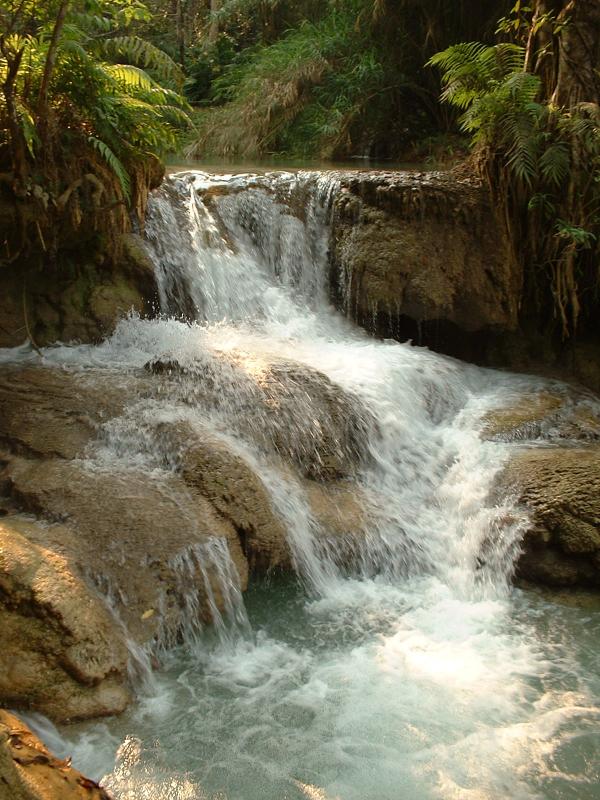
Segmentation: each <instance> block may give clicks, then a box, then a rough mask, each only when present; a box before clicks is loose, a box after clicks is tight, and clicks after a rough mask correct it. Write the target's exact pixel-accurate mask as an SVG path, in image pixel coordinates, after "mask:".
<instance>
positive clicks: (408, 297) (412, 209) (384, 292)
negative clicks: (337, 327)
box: [331, 172, 522, 358]
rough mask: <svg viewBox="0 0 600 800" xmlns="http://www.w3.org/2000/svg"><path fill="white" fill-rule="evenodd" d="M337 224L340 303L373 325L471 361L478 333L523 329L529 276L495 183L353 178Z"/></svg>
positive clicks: (430, 176) (443, 177)
mask: <svg viewBox="0 0 600 800" xmlns="http://www.w3.org/2000/svg"><path fill="white" fill-rule="evenodd" d="M332 225H333V237H332V251H331V265H332V267H331V268H332V284H333V286H334V295H335V300H336V304H337V305H338V306H339V307H341V308H342V309H343V310H344V311H345V312H346V313H347V314H348V315H349V316H351V317H352V318H353V319H355V320H356V321H357V322H358V323H359V324H361V325H363V326H365V327H366V328H367V329H369V330H372V331H374V332H376V333H379V334H382V335H385V336H394V337H396V338H400V339H407V338H411V339H414V340H415V341H417V343H418V344H427V345H429V346H431V347H433V349H438V350H440V351H441V352H446V353H450V354H451V355H458V356H460V357H464V358H469V357H474V356H476V355H477V352H476V351H477V350H478V348H480V342H478V341H476V337H473V336H472V334H473V333H474V332H480V333H481V332H486V331H487V332H491V331H512V330H515V329H516V328H517V326H518V308H519V302H520V295H521V284H522V276H521V273H520V269H519V268H518V267H517V266H516V265H515V263H514V259H512V258H511V256H510V252H509V249H508V246H507V243H506V241H505V238H504V236H503V234H502V230H501V227H500V224H499V223H498V221H497V220H496V218H495V215H494V213H493V210H492V209H491V206H490V201H489V197H488V195H487V192H486V189H485V187H483V186H479V185H477V184H476V183H475V182H470V181H467V180H459V179H458V178H457V177H456V176H454V175H452V174H449V173H435V172H432V173H362V174H361V173H356V174H353V173H349V174H348V175H347V176H345V177H343V178H342V191H341V192H340V193H339V194H338V195H337V197H336V198H335V201H334V208H333V223H332ZM478 338H479V340H481V335H480V336H479V337H478Z"/></svg>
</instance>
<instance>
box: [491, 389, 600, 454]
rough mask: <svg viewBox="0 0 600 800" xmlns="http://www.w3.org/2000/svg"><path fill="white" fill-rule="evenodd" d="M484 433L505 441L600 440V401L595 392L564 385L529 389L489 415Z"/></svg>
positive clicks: (493, 438) (494, 438)
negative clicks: (540, 389)
mask: <svg viewBox="0 0 600 800" xmlns="http://www.w3.org/2000/svg"><path fill="white" fill-rule="evenodd" d="M484 436H485V438H488V439H492V440H496V441H504V442H514V441H531V440H535V439H540V440H545V441H557V440H563V441H565V442H566V441H579V442H595V441H599V440H600V405H599V403H598V399H597V398H596V397H595V396H593V395H591V394H589V393H587V392H583V391H578V390H576V389H573V388H570V387H566V386H564V385H563V386H561V387H560V388H558V387H557V388H556V389H554V390H551V389H548V390H547V391H541V392H525V393H523V394H520V395H519V396H518V397H517V398H515V402H514V403H511V404H509V405H507V406H505V407H503V408H499V409H497V410H494V411H491V412H489V413H488V414H487V415H486V418H485V428H484Z"/></svg>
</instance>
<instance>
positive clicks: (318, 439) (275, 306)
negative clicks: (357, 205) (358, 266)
mask: <svg viewBox="0 0 600 800" xmlns="http://www.w3.org/2000/svg"><path fill="white" fill-rule="evenodd" d="M338 191H340V188H339V180H338V177H337V176H336V175H335V174H328V173H315V172H297V173H291V172H282V173H272V174H260V175H233V174H232V175H219V176H213V175H208V174H206V173H201V172H188V173H180V174H177V175H173V176H170V177H169V178H167V179H166V180H165V181H164V183H163V186H162V187H161V188H160V189H159V190H157V191H156V192H155V193H154V195H153V196H152V198H151V200H150V204H149V208H148V219H147V224H146V232H145V235H146V243H147V247H148V251H149V254H150V256H151V258H152V261H153V264H154V266H155V271H156V278H157V283H158V286H159V291H160V303H161V312H162V313H161V316H160V318H158V319H154V320H142V319H139V318H135V317H131V318H129V319H126V320H123V321H122V322H121V323H120V324H119V326H118V328H117V330H116V332H115V333H114V335H113V336H112V337H111V338H110V339H108V340H107V341H105V342H103V343H102V344H100V345H98V346H96V347H89V346H71V347H62V348H55V349H54V350H49V351H47V352H46V354H45V357H46V358H47V359H48V360H49V361H53V362H55V363H59V364H62V365H65V366H67V367H70V366H73V365H75V366H81V365H82V364H90V363H93V364H94V366H95V368H98V369H100V368H106V369H108V370H111V371H112V373H114V372H120V373H122V374H123V375H124V376H125V379H126V376H127V374H129V372H135V371H136V370H137V371H138V373H139V372H140V371H141V370H142V369H144V368H145V369H146V370H150V371H152V372H156V373H157V374H158V376H160V377H161V379H162V378H164V380H163V382H162V383H161V387H162V388H161V391H160V393H158V394H156V393H155V394H154V395H152V396H151V397H150V396H149V397H145V396H143V395H140V396H139V397H138V398H137V399H136V401H135V403H133V404H132V405H130V407H128V408H126V409H125V411H124V413H123V414H122V416H121V417H119V418H118V419H115V420H111V421H110V422H108V423H107V424H105V425H104V426H103V428H102V430H101V431H100V433H99V438H98V441H97V442H96V443H95V445H94V447H93V448H92V449H91V450H90V452H89V453H88V459H89V461H90V463H93V465H94V468H95V469H104V468H114V466H115V465H118V467H119V469H123V470H126V469H127V468H128V465H131V464H135V465H136V468H138V469H139V468H144V469H146V470H147V471H148V473H149V474H150V475H151V476H152V478H153V480H157V481H159V482H161V481H162V482H163V483H164V486H165V487H167V486H168V476H169V475H170V474H172V473H173V472H177V471H185V470H186V469H188V470H189V469H192V467H190V465H189V464H187V465H186V457H189V447H190V443H191V444H192V445H194V442H195V446H196V447H197V448H200V449H199V451H198V452H199V453H200V455H199V456H198V458H200V456H201V455H202V453H204V454H205V455H206V454H208V455H206V458H207V459H209V458H210V457H212V456H211V453H212V454H213V456H214V457H216V456H215V455H214V454H217V456H219V458H221V457H222V460H221V461H219V469H221V467H222V468H223V469H225V468H226V465H227V464H229V465H230V466H231V465H232V464H233V465H234V466H235V470H236V472H235V476H236V479H235V482H234V484H232V487H230V488H227V487H226V488H223V487H222V486H221V485H219V486H217V487H216V488H215V487H213V486H211V485H209V481H210V478H211V475H210V474H205V473H210V463H211V462H210V461H206V464H209V467H208V468H205V467H204V466H202V468H201V469H200V478H201V479H202V480H204V483H203V484H202V487H201V488H202V491H204V492H205V493H206V494H207V496H209V498H210V499H211V502H213V503H214V504H215V507H216V508H217V509H221V508H222V505H220V504H222V503H225V502H227V503H230V505H229V506H228V507H227V509H226V510H228V513H229V514H230V515H233V516H235V515H236V514H237V515H238V517H239V519H238V524H237V527H238V528H239V530H240V532H241V533H240V536H242V537H243V546H244V548H247V551H248V552H249V553H250V552H251V550H252V547H253V546H257V547H258V546H259V545H260V544H261V541H260V537H261V535H264V537H265V540H268V542H269V543H272V541H273V540H274V539H275V538H276V537H277V536H279V535H280V534H281V536H282V537H283V538H284V539H285V547H286V548H287V551H288V553H289V563H290V564H291V566H292V568H293V572H294V574H293V576H292V577H290V576H289V574H288V575H287V577H286V575H282V574H281V573H280V572H279V571H278V570H276V569H273V570H269V571H268V574H267V575H266V576H260V575H259V576H256V577H255V579H254V581H252V582H251V586H250V588H249V590H248V592H247V593H246V595H245V597H244V598H243V597H242V595H241V591H240V583H239V578H238V575H237V573H236V570H235V567H234V565H233V562H232V560H231V556H230V553H229V551H228V548H227V543H226V542H225V540H224V539H222V538H219V537H216V536H215V537H212V538H211V539H210V540H209V541H208V542H204V543H199V544H198V546H193V547H191V548H189V549H187V550H185V551H184V552H179V553H173V557H172V561H171V565H170V566H171V568H172V569H173V570H174V571H175V573H176V574H177V575H178V581H179V583H178V587H179V589H178V594H179V597H180V600H179V606H180V609H181V612H180V619H179V623H178V627H177V630H176V631H172V632H171V633H172V635H171V636H168V635H167V636H166V639H165V648H164V650H165V653H164V657H165V660H164V667H163V670H162V672H160V673H157V674H156V675H155V676H154V684H153V687H152V689H151V691H150V690H148V691H147V692H146V694H145V695H144V694H143V693H142V697H141V699H140V703H139V706H138V708H137V709H134V710H132V711H130V712H128V713H127V714H125V715H124V716H123V717H121V718H120V719H118V720H113V721H110V722H107V723H102V725H97V726H94V725H93V724H90V725H88V727H87V728H85V729H84V730H83V731H80V732H77V733H73V732H70V731H67V730H64V731H61V736H62V737H63V740H62V741H63V743H64V752H65V753H67V752H70V753H72V754H73V757H74V763H76V764H77V765H78V766H79V767H80V768H82V769H84V770H86V771H87V772H88V773H89V774H91V775H92V776H96V777H98V778H100V777H102V775H104V779H103V780H104V782H105V784H106V785H107V786H108V787H109V788H110V790H111V791H112V792H113V793H114V794H115V797H116V798H117V800H126V799H128V798H130V797H131V798H133V797H148V798H150V797H151V798H152V799H153V800H167V798H168V799H169V800H184V798H186V800H188V799H189V800H192V799H193V800H200V798H202V800H204V798H206V800H208V799H209V798H210V800H216V798H223V800H259V799H260V800H282V799H283V798H288V799H289V800H303V798H304V799H306V798H322V800H398V798H400V797H406V798H415V799H416V800H417V799H418V800H434V799H436V798H437V800H440V799H441V800H450V798H452V800H475V798H477V800H496V799H497V798H508V797H511V798H515V800H538V799H539V798H547V799H548V800H558V798H562V797H573V798H575V797H578V798H579V797H580V798H585V799H586V800H592V798H593V797H595V796H596V794H595V792H596V791H597V782H598V775H597V765H596V766H594V764H595V763H596V762H595V760H594V756H593V752H594V747H595V745H594V739H593V737H594V735H595V734H594V725H596V726H597V721H598V719H600V711H599V709H598V708H597V706H596V705H595V704H594V701H593V700H592V699H591V698H592V695H593V692H592V691H590V687H591V686H592V684H591V683H590V681H593V680H594V679H593V677H592V678H590V675H592V676H593V674H594V669H593V663H592V661H593V659H592V658H591V656H590V653H593V652H594V647H595V646H597V638H598V636H599V635H600V629H599V628H600V626H599V625H598V623H597V622H590V620H592V619H593V618H592V617H589V618H588V617H585V618H584V616H577V615H576V613H575V612H574V611H573V613H571V611H569V610H568V609H567V610H565V609H562V610H560V609H559V608H558V607H557V606H554V605H549V604H547V603H546V602H545V601H544V600H543V599H542V598H539V597H537V596H536V595H526V594H524V593H521V592H518V591H512V590H511V588H510V583H511V576H512V571H513V569H514V563H515V558H516V556H517V554H518V552H519V547H520V540H521V537H522V533H523V530H524V528H525V525H526V523H527V519H526V516H525V515H524V512H523V511H522V510H521V509H519V508H518V507H516V505H515V502H514V499H512V498H510V497H508V498H498V497H496V496H495V495H494V492H493V487H494V480H495V478H496V476H497V474H498V472H499V470H501V469H502V466H503V464H504V463H505V462H506V459H507V458H508V457H509V453H510V445H509V444H507V443H502V442H499V441H486V440H484V439H483V438H482V436H481V432H482V429H483V427H484V424H485V416H486V413H487V412H488V411H489V410H490V409H493V408H495V407H497V406H498V405H499V404H500V403H501V401H502V397H503V395H504V394H505V393H507V392H511V393H512V394H513V396H514V395H518V394H519V392H522V391H528V392H535V391H538V390H539V389H540V387H541V386H542V385H543V383H542V382H541V381H540V380H537V379H535V378H531V377H518V376H514V375H509V374H503V373H498V372H493V371H491V370H483V369H479V368H477V367H475V366H470V365H467V364H463V363H461V362H459V361H456V360H453V359H450V358H446V357H443V356H439V355H437V354H435V353H432V352H430V351H428V350H427V349H425V348H420V347H413V346H411V344H409V343H405V344H401V343H398V342H391V341H379V340H376V339H374V338H370V337H369V336H367V335H366V334H365V333H364V332H362V331H361V330H359V329H358V328H357V327H356V326H354V325H353V324H352V323H350V322H349V321H348V320H347V319H346V318H345V317H344V316H343V315H342V314H340V313H338V312H337V311H336V310H335V309H334V308H333V307H332V305H331V303H330V296H331V292H330V288H331V287H330V286H329V271H330V270H329V263H328V251H329V244H330V236H331V235H332V232H331V229H330V216H331V208H332V202H333V200H334V198H335V196H336V193H337V192H338ZM343 277H344V276H342V278H343ZM345 277H346V282H347V283H348V284H349V282H350V277H351V276H345ZM112 373H111V374H112ZM178 430H179V431H181V430H184V431H185V434H184V440H185V441H184V442H183V443H182V442H181V437H179V438H178V437H177V436H176V435H171V434H173V432H175V433H177V431H178ZM186 448H187V449H186ZM202 448H203V449H202ZM186 454H188V455H186ZM223 454H225V455H223ZM226 458H227V459H229V461H227V462H226ZM203 463H204V462H203ZM224 464H225V466H223V465H224ZM192 466H193V465H192ZM232 468H233V467H232ZM203 470H204V473H203ZM192 471H193V470H192ZM200 478H199V479H200ZM167 490H168V489H167V488H165V491H167ZM224 495H227V497H225V498H224ZM232 508H233V511H232V510H231V509H232ZM240 520H241V521H240ZM261 531H262V532H263V533H261ZM253 537H254V538H253ZM262 543H263V545H264V541H263V542H262ZM201 605H202V607H203V608H204V609H206V608H208V610H209V616H210V618H211V620H212V623H213V625H212V635H211V634H210V633H207V629H206V626H205V624H203V622H204V621H203V619H202V613H203V612H202V610H201V608H200V606H201ZM549 631H552V634H551V635H550V634H549ZM167 633H168V632H167ZM549 637H550V638H549ZM182 638H183V639H184V640H185V642H186V643H187V645H188V646H187V647H177V646H175V647H173V645H175V644H176V642H177V641H180V640H181V639H182ZM594 643H596V644H594ZM592 688H593V686H592ZM596 688H597V689H598V690H600V687H596ZM596 733H597V731H596ZM53 735H54V734H53ZM56 736H58V734H56ZM115 752H116V757H115ZM115 758H116V760H115ZM565 787H566V789H565ZM563 789H564V793H563Z"/></svg>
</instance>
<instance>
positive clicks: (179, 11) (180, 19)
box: [175, 0, 185, 69]
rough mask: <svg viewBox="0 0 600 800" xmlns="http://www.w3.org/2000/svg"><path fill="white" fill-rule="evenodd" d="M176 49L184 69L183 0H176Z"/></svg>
mask: <svg viewBox="0 0 600 800" xmlns="http://www.w3.org/2000/svg"><path fill="white" fill-rule="evenodd" d="M175 13H176V17H177V49H178V50H179V63H180V65H181V68H182V69H185V0H177V5H176V11H175Z"/></svg>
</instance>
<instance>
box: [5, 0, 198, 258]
mask: <svg viewBox="0 0 600 800" xmlns="http://www.w3.org/2000/svg"><path fill="white" fill-rule="evenodd" d="M149 19H150V14H149V11H148V10H147V8H146V7H145V6H144V5H143V4H142V3H140V2H138V1H137V0H85V2H70V0H48V2H44V3H39V2H36V0H4V2H3V3H2V5H1V6H0V84H1V85H2V93H1V94H0V169H2V170H3V172H2V182H3V184H4V186H9V187H10V188H11V189H12V191H13V192H14V194H15V196H16V197H17V198H19V199H20V200H21V201H23V203H24V204H25V203H26V201H29V204H30V206H31V205H33V206H35V207H36V211H37V215H36V214H31V208H27V207H26V206H25V205H24V206H23V208H22V209H21V211H22V213H21V214H20V222H21V226H22V236H21V237H20V240H18V241H17V242H16V243H15V242H12V243H11V245H9V244H8V243H5V245H6V246H5V250H8V252H5V253H4V254H3V258H4V260H9V261H10V260H12V259H15V258H17V257H18V256H19V253H20V251H21V250H22V248H23V246H24V244H25V241H26V238H27V236H31V230H29V229H28V220H27V216H28V214H29V216H30V217H33V222H34V226H35V229H36V230H37V232H38V235H39V236H40V238H42V239H43V236H42V228H43V227H44V226H43V225H40V220H42V221H43V220H44V218H50V219H53V220H55V221H56V218H57V217H58V216H60V215H61V213H62V214H63V215H64V214H68V216H69V218H70V221H71V224H72V226H73V227H77V226H78V224H79V222H80V221H81V217H82V211H81V207H82V203H83V204H85V203H86V202H87V203H88V205H90V204H91V205H92V206H93V207H95V208H96V209H97V210H98V211H101V210H107V211H108V212H110V213H109V220H108V222H110V223H114V224H117V223H118V222H119V219H118V218H119V217H120V218H121V220H123V219H124V218H126V216H127V206H129V205H130V204H133V205H134V206H138V207H139V206H140V205H141V204H143V200H144V196H145V191H146V190H147V186H148V182H149V178H148V173H149V171H150V170H151V169H152V168H153V164H154V163H155V162H156V160H157V159H158V158H159V157H160V156H161V154H163V153H164V152H165V151H167V150H169V149H172V148H173V147H174V146H175V144H176V136H177V131H178V130H179V129H180V128H181V127H182V126H183V125H186V124H187V123H188V118H187V114H186V108H187V104H186V102H185V100H184V99H183V98H182V97H181V96H180V94H179V92H178V89H179V88H180V87H181V84H182V82H183V75H182V74H181V71H180V69H179V67H178V66H177V65H176V64H175V63H174V62H173V61H172V60H171V59H170V58H169V56H168V55H167V54H166V53H164V52H163V51H162V50H160V49H159V48H157V47H155V46H154V45H152V44H151V43H149V42H147V41H145V40H143V39H141V38H139V37H138V36H136V35H135V34H134V33H132V32H131V30H132V28H134V27H135V25H139V24H140V23H146V22H147V21H148V20H149ZM101 216H102V215H101V214H100V213H98V214H95V215H94V219H95V220H99V219H100V218H101ZM43 244H44V245H45V242H43ZM11 249H12V252H11Z"/></svg>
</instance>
